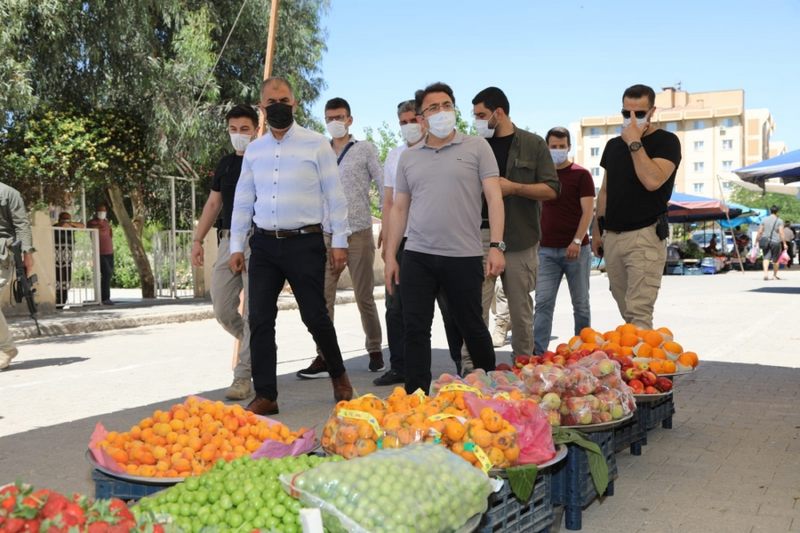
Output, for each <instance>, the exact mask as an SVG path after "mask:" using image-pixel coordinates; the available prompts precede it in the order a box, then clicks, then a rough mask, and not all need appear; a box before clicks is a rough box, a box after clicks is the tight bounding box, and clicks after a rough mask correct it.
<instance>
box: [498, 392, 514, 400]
mask: <svg viewBox="0 0 800 533" xmlns="http://www.w3.org/2000/svg"><path fill="white" fill-rule="evenodd" d="M494 397H495V398H502V399H503V400H511V395H510V394H509V393H507V392H505V391H500V392H498V393H496V394H495V395H494Z"/></svg>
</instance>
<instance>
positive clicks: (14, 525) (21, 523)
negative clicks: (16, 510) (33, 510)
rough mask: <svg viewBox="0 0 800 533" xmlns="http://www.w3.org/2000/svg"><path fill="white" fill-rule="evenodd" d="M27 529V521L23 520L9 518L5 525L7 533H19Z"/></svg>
mask: <svg viewBox="0 0 800 533" xmlns="http://www.w3.org/2000/svg"><path fill="white" fill-rule="evenodd" d="M24 528H25V520H23V519H22V518H9V519H8V520H7V521H6V523H5V524H4V525H3V531H4V532H5V533H17V532H18V531H22V530H23V529H24Z"/></svg>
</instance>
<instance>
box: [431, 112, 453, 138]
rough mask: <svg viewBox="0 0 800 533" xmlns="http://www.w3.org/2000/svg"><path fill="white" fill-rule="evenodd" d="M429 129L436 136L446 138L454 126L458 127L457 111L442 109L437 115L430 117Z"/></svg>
mask: <svg viewBox="0 0 800 533" xmlns="http://www.w3.org/2000/svg"><path fill="white" fill-rule="evenodd" d="M428 125H429V126H430V129H429V131H430V132H431V134H433V135H434V136H435V137H438V138H440V139H444V138H445V137H447V136H448V135H450V132H452V131H453V128H455V127H456V112H455V111H441V112H439V113H436V114H435V115H431V116H430V117H428Z"/></svg>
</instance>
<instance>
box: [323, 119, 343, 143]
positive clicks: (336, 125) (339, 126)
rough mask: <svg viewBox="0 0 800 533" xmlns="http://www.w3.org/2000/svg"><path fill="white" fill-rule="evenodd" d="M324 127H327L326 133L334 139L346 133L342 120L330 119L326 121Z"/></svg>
mask: <svg viewBox="0 0 800 533" xmlns="http://www.w3.org/2000/svg"><path fill="white" fill-rule="evenodd" d="M325 127H326V128H328V133H330V134H331V137H333V138H334V139H339V138H341V137H344V136H345V135H347V126H345V125H344V122H339V121H338V120H332V121H330V122H328V123H327V124H326V125H325Z"/></svg>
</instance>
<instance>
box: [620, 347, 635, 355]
mask: <svg viewBox="0 0 800 533" xmlns="http://www.w3.org/2000/svg"><path fill="white" fill-rule="evenodd" d="M620 354H621V355H633V348H631V347H630V346H623V347H622V349H621V350H620Z"/></svg>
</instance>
